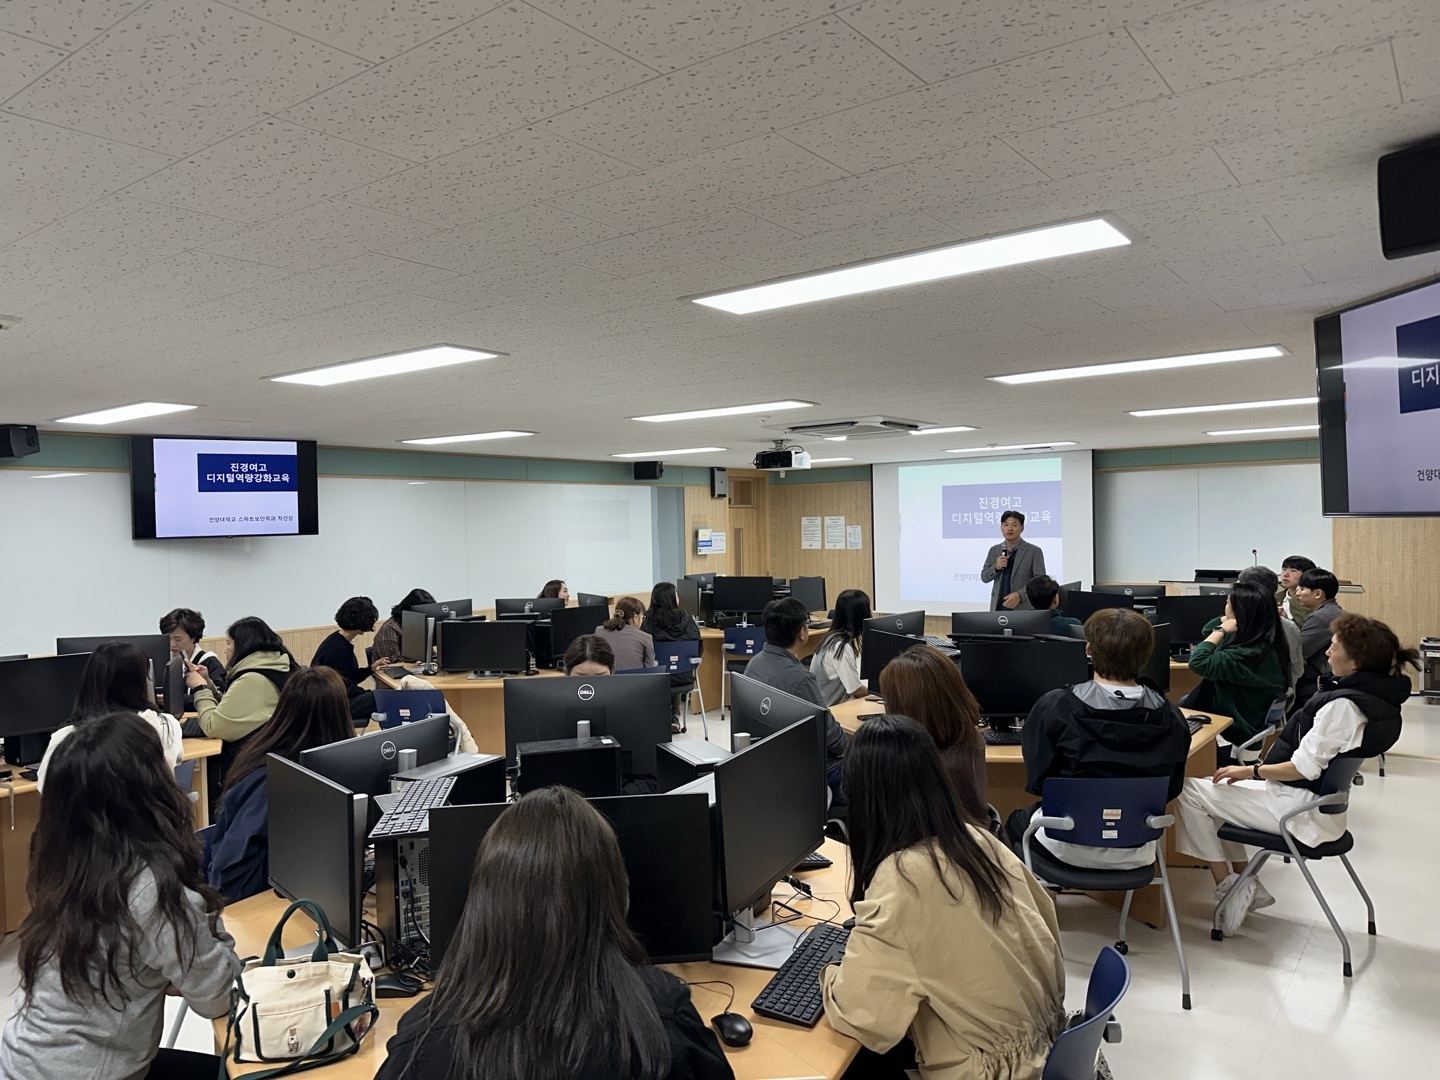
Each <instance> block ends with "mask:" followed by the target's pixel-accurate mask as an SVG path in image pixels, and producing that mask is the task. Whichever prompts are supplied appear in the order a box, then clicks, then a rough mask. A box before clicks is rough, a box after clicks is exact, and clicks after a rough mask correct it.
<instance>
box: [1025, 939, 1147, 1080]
mask: <svg viewBox="0 0 1440 1080" xmlns="http://www.w3.org/2000/svg"><path fill="white" fill-rule="evenodd" d="M1129 989H1130V965H1129V964H1127V963H1126V962H1125V958H1124V957H1123V956H1121V955H1120V954H1119V953H1118V952H1116V951H1115V949H1114V948H1113V947H1111V946H1109V945H1106V946H1105V947H1104V948H1103V949H1101V950H1100V955H1099V956H1097V957H1096V958H1095V966H1094V967H1092V968H1091V969H1090V984H1089V986H1088V987H1087V988H1086V990H1085V1013H1084V1015H1083V1016H1081V1017H1080V1019H1079V1020H1078V1021H1076V1022H1075V1023H1073V1024H1071V1026H1070V1027H1068V1028H1066V1029H1065V1030H1064V1031H1062V1032H1061V1033H1060V1037H1059V1038H1058V1039H1056V1040H1055V1045H1054V1046H1052V1047H1051V1048H1050V1054H1049V1056H1047V1057H1046V1059H1045V1071H1044V1072H1042V1073H1041V1074H1040V1080H1095V1077H1096V1075H1097V1074H1098V1072H1099V1060H1100V1043H1101V1041H1102V1040H1103V1039H1104V1038H1105V1025H1106V1024H1107V1023H1108V1022H1109V1020H1110V1015H1111V1014H1112V1013H1113V1012H1114V1011H1115V1007H1116V1006H1117V1005H1119V1004H1120V999H1121V998H1123V997H1124V996H1125V991H1127V990H1129Z"/></svg>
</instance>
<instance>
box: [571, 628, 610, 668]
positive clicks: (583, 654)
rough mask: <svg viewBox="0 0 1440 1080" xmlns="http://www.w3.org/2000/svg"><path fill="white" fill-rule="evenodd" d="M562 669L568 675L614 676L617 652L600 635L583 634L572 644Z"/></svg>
mask: <svg viewBox="0 0 1440 1080" xmlns="http://www.w3.org/2000/svg"><path fill="white" fill-rule="evenodd" d="M560 667H561V669H562V670H563V671H564V672H565V674H566V675H613V674H615V650H613V649H612V648H610V643H609V642H608V641H606V640H605V639H604V638H603V637H601V636H600V635H599V634H581V635H580V636H579V637H577V638H576V639H575V640H574V641H572V642H570V647H569V648H568V649H566V650H565V657H564V659H562V660H561V661H560Z"/></svg>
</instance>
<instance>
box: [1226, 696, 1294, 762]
mask: <svg viewBox="0 0 1440 1080" xmlns="http://www.w3.org/2000/svg"><path fill="white" fill-rule="evenodd" d="M1287 704H1288V699H1287V698H1286V697H1285V695H1283V694H1282V695H1281V696H1280V697H1277V698H1276V699H1275V700H1274V701H1272V702H1271V703H1270V708H1269V710H1268V711H1267V712H1266V713H1265V726H1264V727H1263V728H1261V729H1260V730H1259V731H1257V732H1256V733H1255V734H1254V735H1251V736H1250V738H1248V739H1246V740H1245V741H1244V742H1243V743H1231V744H1230V753H1231V755H1232V756H1233V757H1234V758H1235V763H1236V764H1237V765H1249V764H1251V763H1252V762H1256V761H1259V760H1260V757H1261V755H1262V754H1263V753H1264V752H1265V741H1266V740H1267V739H1270V738H1272V737H1273V736H1275V735H1278V734H1280V729H1281V728H1283V727H1284V726H1285V709H1286V707H1287Z"/></svg>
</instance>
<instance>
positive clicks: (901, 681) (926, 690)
mask: <svg viewBox="0 0 1440 1080" xmlns="http://www.w3.org/2000/svg"><path fill="white" fill-rule="evenodd" d="M880 695H881V697H883V698H884V699H885V711H886V712H888V713H890V714H892V715H894V716H908V717H909V718H910V719H911V720H914V721H915V722H916V723H918V724H919V725H920V726H921V727H923V728H924V729H925V730H926V731H928V732H929V733H930V737H931V738H932V739H934V740H935V746H936V748H937V749H938V750H939V751H940V762H941V764H942V765H944V767H945V775H946V776H948V777H949V778H950V782H951V783H952V784H954V785H955V794H956V795H957V796H959V799H960V809H961V810H963V811H965V816H966V818H968V819H969V821H970V824H972V825H979V826H980V827H982V828H985V829H989V830H990V831H991V832H996V831H998V826H999V823H1000V816H999V815H998V814H996V813H995V811H993V810H991V809H990V804H989V803H987V802H986V801H985V791H986V787H987V781H986V778H985V739H984V737H983V736H982V735H981V734H980V703H979V702H977V701H976V700H975V695H974V694H972V693H971V692H970V687H968V686H966V685H965V680H964V679H963V678H962V677H961V675H960V669H959V667H957V666H956V664H955V661H954V660H952V659H950V658H949V657H948V656H946V655H945V654H944V653H942V652H941V651H940V650H939V649H936V648H934V647H932V646H930V645H914V646H911V647H910V648H908V649H906V650H905V651H904V652H903V653H901V654H900V655H899V656H897V657H896V658H895V659H894V660H891V661H890V663H888V664H886V665H885V669H884V670H883V671H881V672H880Z"/></svg>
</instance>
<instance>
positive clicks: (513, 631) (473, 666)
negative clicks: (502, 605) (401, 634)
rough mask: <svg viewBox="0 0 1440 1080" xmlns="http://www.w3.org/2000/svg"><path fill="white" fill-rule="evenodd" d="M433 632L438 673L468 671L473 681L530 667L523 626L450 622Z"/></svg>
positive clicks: (508, 623) (510, 623) (498, 623)
mask: <svg viewBox="0 0 1440 1080" xmlns="http://www.w3.org/2000/svg"><path fill="white" fill-rule="evenodd" d="M436 630H437V631H438V632H439V637H440V670H441V671H468V672H470V677H471V678H472V679H482V678H498V677H500V676H501V675H503V674H505V673H506V672H520V671H524V670H525V669H526V668H528V667H529V666H530V653H529V649H528V642H527V639H526V629H525V625H524V624H523V623H514V622H471V621H469V620H451V621H450V622H443V623H440V624H439V625H438V626H436Z"/></svg>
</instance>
